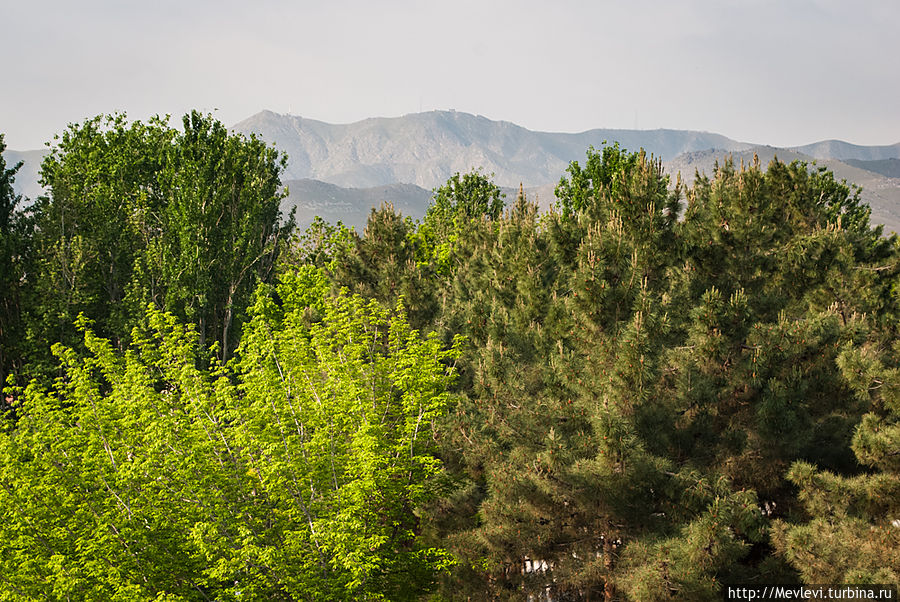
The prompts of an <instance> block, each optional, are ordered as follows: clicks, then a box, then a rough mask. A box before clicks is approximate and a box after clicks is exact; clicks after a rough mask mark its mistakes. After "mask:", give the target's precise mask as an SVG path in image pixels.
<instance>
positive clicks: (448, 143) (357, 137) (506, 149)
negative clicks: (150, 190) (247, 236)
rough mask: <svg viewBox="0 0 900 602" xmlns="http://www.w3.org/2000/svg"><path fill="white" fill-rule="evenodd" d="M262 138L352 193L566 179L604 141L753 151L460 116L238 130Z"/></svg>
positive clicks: (715, 140) (726, 141) (262, 123)
mask: <svg viewBox="0 0 900 602" xmlns="http://www.w3.org/2000/svg"><path fill="white" fill-rule="evenodd" d="M233 129H234V130H235V131H238V132H242V133H244V134H250V133H255V134H256V135H258V136H259V137H261V138H262V139H263V140H265V141H267V142H271V143H275V144H276V146H277V147H278V148H279V149H281V150H284V151H285V152H287V153H288V156H289V157H290V165H289V167H288V171H287V174H286V177H287V178H288V179H300V178H312V179H316V180H322V181H326V182H331V183H333V184H338V185H340V186H345V187H370V186H379V185H383V184H391V183H394V182H408V183H412V184H416V185H417V186H421V187H423V188H428V189H431V188H434V187H435V186H439V185H441V184H443V183H444V182H446V181H447V179H448V178H449V177H450V176H452V175H453V174H454V173H456V172H466V171H469V170H471V169H474V168H479V167H480V168H482V169H483V170H484V171H485V173H493V174H494V181H495V182H496V183H497V184H498V185H500V186H510V187H518V185H519V183H520V182H524V183H525V184H526V185H532V186H540V185H545V184H550V183H555V182H558V181H559V178H560V176H561V175H562V174H563V172H564V171H565V169H566V167H567V166H568V165H569V163H570V162H572V161H575V160H583V159H584V157H585V152H586V151H587V148H588V147H589V146H594V147H595V148H600V147H601V145H602V144H603V143H604V141H609V142H610V143H612V142H613V141H618V142H619V143H620V144H621V145H622V146H623V147H625V148H628V149H633V150H637V149H639V148H644V149H646V150H647V152H650V153H653V154H655V155H656V156H660V157H674V156H676V155H678V154H681V153H683V152H685V151H692V150H704V149H708V148H724V149H727V150H742V149H745V148H749V146H750V145H748V144H744V143H741V142H737V141H734V140H731V139H730V138H726V137H725V136H721V135H719V134H711V133H708V132H694V131H686V130H612V129H597V130H590V131H587V132H582V133H578V134H563V133H550V132H535V131H532V130H528V129H525V128H523V127H520V126H518V125H515V124H513V123H509V122H506V121H492V120H490V119H487V118H486V117H481V116H475V115H470V114H468V113H462V112H457V111H431V112H428V113H414V114H410V115H404V116H403V117H394V118H374V119H366V120H363V121H359V122H356V123H351V124H341V125H335V124H329V123H324V122H322V121H316V120H314V119H305V118H303V117H298V116H294V115H279V114H277V113H273V112H271V111H263V112H261V113H257V114H256V115H254V116H252V117H250V118H248V119H245V120H244V121H241V122H240V123H238V124H236V125H235V126H234V128H233Z"/></svg>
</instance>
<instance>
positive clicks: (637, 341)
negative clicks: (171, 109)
mask: <svg viewBox="0 0 900 602" xmlns="http://www.w3.org/2000/svg"><path fill="white" fill-rule="evenodd" d="M0 146H2V139H0ZM283 165H284V157H283V156H282V155H281V154H279V153H278V152H276V151H275V150H274V149H272V148H269V147H267V146H265V144H263V143H262V142H261V141H259V140H256V139H254V138H250V139H246V138H242V137H239V136H235V135H233V134H231V133H229V132H228V131H227V129H226V128H224V127H223V126H222V124H220V123H218V122H217V121H215V120H214V119H212V118H211V117H209V116H204V115H201V114H198V113H191V114H189V115H187V116H186V117H185V119H184V121H183V129H181V130H176V129H174V128H171V127H169V126H168V125H167V123H166V122H165V120H162V119H152V120H150V121H148V122H146V123H142V122H128V121H127V120H126V119H125V118H124V116H109V117H104V116H101V117H98V118H96V119H90V120H87V121H85V122H84V123H82V124H75V125H72V126H70V127H69V128H68V129H67V130H66V131H65V132H64V133H63V134H62V136H61V138H60V139H58V140H57V141H56V142H55V145H54V146H53V150H52V152H51V154H50V156H49V157H48V158H47V160H46V161H45V163H44V165H43V168H42V175H43V178H44V184H45V185H46V186H47V187H48V190H49V192H48V196H47V197H46V198H43V199H38V200H37V202H36V203H35V204H34V205H33V206H32V208H30V209H28V210H24V209H22V208H17V203H18V202H19V199H18V197H16V195H15V194H14V193H13V191H12V187H11V184H12V179H13V178H14V176H15V171H16V169H17V168H16V166H11V167H7V166H6V165H5V164H3V163H0V236H2V238H0V252H2V253H3V254H4V255H3V259H4V263H3V264H2V267H3V270H4V271H3V273H2V278H3V279H4V280H3V284H4V286H5V287H6V288H4V289H2V290H0V295H2V296H0V300H2V303H3V306H2V311H3V313H2V314H0V344H2V348H0V350H2V353H0V368H2V370H3V371H4V374H7V373H8V374H11V379H10V383H11V386H9V387H8V388H7V389H6V391H5V394H6V396H7V398H8V399H9V400H10V405H9V406H8V407H6V408H5V409H6V410H7V411H6V413H5V417H4V418H3V422H2V429H0V600H45V599H51V600H57V599H58V600H64V599H66V600H78V599H83V600H92V599H113V600H115V599H121V600H133V599H147V600H195V599H196V600H212V599H216V600H321V599H328V600H332V599H333V600H378V599H384V600H414V599H431V600H460V601H462V600H485V599H491V600H522V599H533V600H542V599H544V600H546V599H553V600H573V601H580V600H584V601H588V600H601V599H602V600H609V601H612V600H634V601H644V600H686V601H695V600H718V599H721V596H722V588H723V587H724V586H725V585H740V584H754V583H786V584H789V583H798V584H799V583H806V584H815V583H819V584H821V583H833V584H886V583H896V581H897V578H898V575H900V555H898V553H900V552H898V550H900V535H898V533H900V530H898V526H897V525H898V523H897V520H898V517H897V512H898V507H897V500H898V499H900V496H898V493H900V481H898V470H900V463H898V460H897V457H898V453H900V448H898V445H900V439H898V437H900V426H898V425H900V406H898V398H897V394H896V391H897V387H898V375H900V365H898V362H900V347H898V345H897V343H896V340H897V334H898V332H897V329H898V323H900V322H898V318H900V311H898V309H900V308H898V301H900V298H898V287H897V284H896V283H897V278H898V275H900V262H898V244H897V242H898V241H897V238H896V236H884V233H883V232H882V230H881V228H880V227H873V226H872V224H870V222H869V216H870V211H869V209H868V207H865V206H864V205H862V204H861V203H860V201H859V193H858V190H854V189H851V188H850V187H848V186H847V185H846V184H845V183H843V182H838V181H836V180H835V178H834V176H833V174H831V173H830V172H828V171H827V170H823V169H821V168H817V167H815V166H809V165H806V164H803V163H799V162H794V163H791V164H785V163H782V162H780V161H778V160H775V161H773V162H771V163H770V164H769V165H768V166H762V165H760V164H759V162H758V161H755V162H753V163H752V164H751V165H748V166H744V165H741V166H740V167H736V166H735V165H734V164H733V162H732V161H731V160H730V159H728V158H725V159H724V160H723V162H722V163H721V164H719V165H717V166H716V169H715V170H714V172H713V173H712V174H709V175H701V174H697V177H696V178H695V179H694V181H693V184H691V185H685V184H684V183H683V182H682V181H681V179H680V177H676V178H675V180H674V182H673V181H672V180H671V179H670V178H669V176H668V175H666V174H665V173H664V172H663V170H662V165H661V163H660V161H659V160H658V159H656V158H654V157H651V156H648V155H647V154H646V153H644V152H643V151H638V152H632V151H629V150H627V149H624V148H621V147H620V146H619V145H617V144H613V145H611V146H604V147H603V148H602V149H600V150H595V149H588V151H587V155H586V161H585V162H584V164H583V165H581V164H579V163H578V162H573V163H572V164H571V165H570V167H569V168H568V170H567V171H566V173H565V174H564V175H563V177H562V178H561V180H560V183H559V185H558V186H557V188H556V197H557V202H556V204H555V205H554V206H553V207H552V208H551V209H550V211H546V212H541V211H540V210H539V208H538V207H537V206H536V205H535V204H534V203H532V202H530V201H529V200H528V199H527V198H526V197H525V194H524V191H520V194H519V195H518V197H517V198H516V199H515V200H514V201H513V202H512V203H510V204H509V205H508V206H504V200H503V196H502V194H501V192H500V189H499V188H498V187H497V186H496V185H495V184H494V183H493V182H492V181H491V178H490V177H488V176H486V175H485V174H483V173H481V172H480V171H474V172H471V173H467V174H456V175H454V176H453V177H452V178H451V179H450V180H449V181H448V182H447V183H446V185H444V186H441V187H439V188H437V189H436V190H435V192H434V199H433V203H432V205H431V207H430V208H429V210H428V212H427V214H426V217H425V218H424V220H423V221H422V222H415V221H413V220H411V219H409V218H407V217H404V216H402V215H399V214H398V213H397V212H396V211H395V210H394V208H393V206H392V205H390V204H389V203H386V204H384V205H382V206H381V207H378V208H373V210H372V212H371V213H370V215H369V220H368V223H367V226H366V228H365V229H364V231H363V232H356V231H353V230H349V229H347V228H345V227H344V226H343V225H341V224H340V223H339V224H337V225H335V226H332V225H330V224H327V223H325V222H324V221H322V220H317V221H315V222H314V223H313V225H312V226H311V227H310V228H309V229H308V230H307V231H306V232H305V233H303V234H300V233H297V232H293V223H292V221H291V219H290V218H288V219H286V220H285V219H284V218H282V217H281V215H280V213H279V203H280V201H281V199H282V198H283V194H284V193H283V190H282V188H281V184H280V180H279V178H280V173H281V170H282V168H283ZM51 345H52V354H51V353H50V352H49V349H50V346H51Z"/></svg>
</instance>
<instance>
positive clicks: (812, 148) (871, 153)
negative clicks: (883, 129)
mask: <svg viewBox="0 0 900 602" xmlns="http://www.w3.org/2000/svg"><path fill="white" fill-rule="evenodd" d="M791 150H794V151H797V152H798V153H802V154H804V155H808V156H810V157H815V158H816V159H839V160H842V161H843V160H845V159H857V160H863V161H878V160H881V159H900V143H897V144H891V145H888V146H859V145H857V144H850V143H849V142H844V141H842V140H823V141H822V142H814V143H813V144H806V145H804V146H797V147H794V148H792V149H791Z"/></svg>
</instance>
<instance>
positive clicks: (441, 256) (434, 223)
mask: <svg viewBox="0 0 900 602" xmlns="http://www.w3.org/2000/svg"><path fill="white" fill-rule="evenodd" d="M503 199H504V195H503V193H501V192H500V188H499V187H498V186H497V185H496V184H494V183H493V182H492V181H491V179H490V177H488V176H486V175H484V174H482V173H481V172H480V171H477V170H476V171H471V172H468V173H465V174H462V175H460V174H459V173H457V174H454V175H453V177H451V178H450V179H449V180H447V182H446V183H445V184H444V185H443V186H441V187H440V188H437V189H435V191H434V198H433V199H432V202H431V205H430V206H429V207H428V211H427V213H426V214H425V219H424V220H423V223H422V225H421V227H420V228H419V230H418V232H417V236H418V238H419V239H421V242H420V243H419V247H420V250H419V253H418V259H419V261H420V263H425V264H429V263H432V264H434V265H435V266H436V269H437V271H438V273H439V274H442V275H447V274H449V273H450V272H451V271H452V269H453V266H452V265H451V259H450V254H451V252H452V251H453V250H454V248H455V247H456V244H457V241H458V240H459V238H460V236H461V235H462V233H463V232H465V231H466V230H467V229H468V228H469V227H471V224H472V222H474V221H477V220H482V219H488V220H495V221H496V220H497V219H499V218H500V214H501V213H503Z"/></svg>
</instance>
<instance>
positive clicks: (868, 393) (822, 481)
mask: <svg viewBox="0 0 900 602" xmlns="http://www.w3.org/2000/svg"><path fill="white" fill-rule="evenodd" d="M838 364H839V366H840V369H841V373H842V375H843V377H844V378H845V379H846V380H847V382H848V383H849V385H850V386H851V387H852V388H853V390H854V391H855V393H856V395H857V397H858V398H859V400H861V401H863V402H866V403H867V404H868V405H869V412H868V413H866V414H865V416H863V418H862V420H861V421H860V423H859V424H858V426H857V427H856V429H855V433H854V436H853V441H852V449H853V452H854V454H855V456H856V458H857V460H858V461H859V463H860V464H862V465H863V466H865V467H866V469H867V470H866V472H864V473H862V474H858V475H848V474H840V473H837V472H834V471H829V470H822V469H821V467H817V466H815V465H813V464H812V463H810V462H805V461H802V462H797V463H795V464H794V465H793V466H792V467H791V470H790V472H789V473H788V478H789V479H790V481H791V482H792V483H793V484H794V485H795V486H796V487H797V488H799V490H800V494H799V499H800V501H801V503H802V505H803V510H804V511H805V515H806V516H805V517H804V518H803V519H799V520H785V521H778V522H776V524H775V525H774V528H773V530H772V540H773V543H774V545H775V548H776V549H777V550H778V553H779V554H781V555H782V556H783V557H784V558H785V559H786V560H787V561H788V562H790V564H791V565H792V566H793V567H794V568H795V569H796V570H797V571H798V572H799V573H800V575H801V576H802V578H803V580H804V581H805V582H806V583H835V584H854V583H857V584H858V583H868V584H897V583H898V582H900V522H898V516H900V394H898V391H900V368H898V366H900V345H898V344H897V343H896V342H894V343H893V344H892V345H891V346H890V347H883V346H881V345H880V344H877V343H874V344H873V343H870V344H866V345H863V346H861V347H858V348H847V349H846V350H845V351H844V352H842V353H841V355H840V357H839V359H838ZM798 514H799V513H798ZM797 518H799V516H798V517H797Z"/></svg>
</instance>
